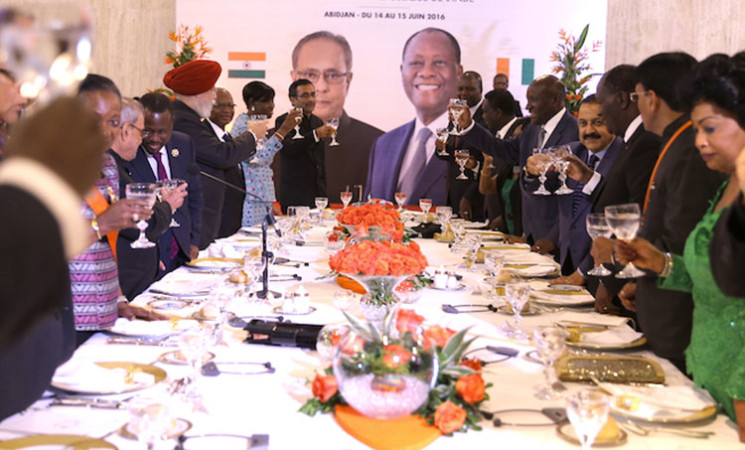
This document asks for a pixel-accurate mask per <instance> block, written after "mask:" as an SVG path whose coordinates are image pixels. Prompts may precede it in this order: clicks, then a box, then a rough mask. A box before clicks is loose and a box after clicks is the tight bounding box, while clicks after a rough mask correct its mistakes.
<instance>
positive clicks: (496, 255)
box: [484, 250, 504, 277]
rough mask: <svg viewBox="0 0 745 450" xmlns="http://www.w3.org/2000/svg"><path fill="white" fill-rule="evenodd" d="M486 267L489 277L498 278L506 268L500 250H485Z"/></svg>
mask: <svg viewBox="0 0 745 450" xmlns="http://www.w3.org/2000/svg"><path fill="white" fill-rule="evenodd" d="M484 265H485V266H486V270H487V271H488V272H489V275H490V276H492V277H496V276H498V275H499V273H500V272H501V271H502V268H504V255H503V254H502V253H501V252H500V251H498V250H484Z"/></svg>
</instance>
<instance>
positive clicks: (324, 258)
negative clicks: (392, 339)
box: [0, 222, 741, 449]
mask: <svg viewBox="0 0 745 450" xmlns="http://www.w3.org/2000/svg"><path fill="white" fill-rule="evenodd" d="M332 225H334V223H333V222H326V223H325V224H324V225H323V226H318V225H316V226H315V228H314V229H313V230H311V231H310V233H309V235H308V238H307V240H306V241H305V242H304V245H291V246H289V247H288V248H287V254H286V255H285V256H286V257H287V258H288V259H289V260H290V264H287V263H285V264H282V265H277V264H275V265H272V267H271V271H270V272H271V274H272V275H273V276H271V277H270V282H269V287H270V289H274V290H276V291H279V292H280V293H282V292H285V291H286V290H287V289H289V288H293V289H294V288H296V287H297V286H298V285H300V286H302V287H303V289H305V290H306V291H307V293H308V294H309V297H310V305H311V306H312V308H313V310H312V312H311V313H309V314H305V315H286V314H285V315H284V317H285V318H287V319H290V320H291V321H292V322H294V323H306V324H321V325H325V324H334V323H343V322H344V321H345V318H344V316H343V314H342V312H341V309H340V303H339V302H340V298H346V297H345V296H343V295H338V292H339V291H341V290H342V289H343V288H342V287H340V286H339V285H338V284H337V283H336V280H335V277H333V276H329V267H328V258H329V256H328V253H327V252H326V251H325V248H324V246H323V236H324V235H325V233H326V232H327V231H328V230H330V227H331V226H332ZM415 241H416V242H417V243H418V244H419V245H420V247H421V249H422V252H423V253H424V255H425V256H426V257H427V259H428V263H429V266H430V267H429V270H434V269H437V268H440V267H443V268H447V269H448V270H453V271H455V272H456V273H458V274H460V275H462V279H461V283H462V284H461V285H459V286H458V289H455V290H440V289H433V288H425V289H424V290H423V291H422V295H421V297H420V298H419V300H418V301H416V302H415V303H413V304H410V305H406V306H405V307H407V308H411V309H414V310H416V312H417V313H418V314H420V315H422V316H424V317H425V319H426V322H427V323H429V324H439V325H441V326H447V327H449V328H451V329H454V330H461V329H463V328H466V327H469V334H470V335H471V336H473V337H476V338H477V339H476V341H475V342H474V344H473V346H474V347H484V346H485V345H492V346H504V347H510V348H514V349H516V350H517V351H518V352H519V354H518V355H517V356H515V357H512V358H508V359H506V360H504V361H501V362H494V363H492V364H487V365H486V366H484V369H483V376H484V378H485V381H486V382H487V383H491V384H492V386H491V387H490V388H489V389H488V391H487V392H488V394H489V400H488V401H486V402H484V404H482V406H481V408H482V409H483V410H486V411H491V412H497V416H498V417H501V418H502V421H503V422H505V423H510V422H520V423H534V424H535V423H542V424H545V425H533V426H522V425H508V424H505V425H502V426H495V425H494V424H493V423H492V422H491V421H489V420H486V419H484V420H482V422H481V425H482V426H483V430H482V431H469V432H467V433H454V435H452V436H441V437H439V438H437V439H436V440H435V441H434V442H433V443H432V444H431V445H430V446H429V447H428V448H432V449H440V448H487V447H495V446H500V447H503V448H542V449H571V448H578V445H577V444H572V443H569V442H567V441H566V440H564V439H562V438H561V437H560V435H559V432H558V430H557V425H554V424H551V425H548V424H547V422H548V421H547V420H546V418H545V417H542V416H541V415H540V414H539V413H531V412H522V413H509V412H506V413H503V415H501V416H500V413H499V412H500V411H507V410H530V411H539V410H540V409H542V408H546V407H560V408H563V407H565V406H566V399H564V398H559V399H557V400H551V401H545V400H539V399H537V398H536V397H535V396H534V393H535V391H536V386H537V385H539V384H541V382H542V381H543V365H542V364H541V363H540V362H538V361H536V360H535V358H532V357H531V356H532V355H533V354H534V353H531V352H532V351H533V350H534V349H535V347H534V346H533V345H532V344H531V343H530V341H526V340H520V341H517V340H513V339H510V338H508V337H507V336H506V335H505V332H504V329H505V328H506V325H507V324H510V323H511V321H512V317H511V316H509V315H506V314H502V313H501V312H493V311H483V312H472V313H458V314H452V313H447V312H445V311H444V310H443V308H442V306H443V305H467V304H477V305H484V304H487V303H489V302H490V301H489V300H487V299H485V298H484V296H483V295H482V293H481V292H480V289H479V286H480V284H481V280H482V279H483V278H484V273H483V268H482V267H481V266H480V265H476V266H474V267H471V268H470V270H468V269H466V268H464V267H463V266H462V256H461V255H457V254H454V253H453V252H451V250H450V249H449V247H448V245H447V244H446V243H442V242H437V241H435V240H433V239H415ZM485 245H487V246H488V245H489V242H488V241H486V240H485ZM259 246H260V239H259V235H258V234H257V233H256V232H250V233H246V232H239V233H237V234H236V235H234V236H233V237H230V238H227V239H223V240H220V241H218V242H216V243H214V244H213V245H212V246H211V247H210V248H209V249H208V250H207V251H205V252H203V253H202V255H200V256H202V257H210V256H213V257H228V258H229V257H235V256H236V254H238V255H240V254H242V252H245V251H247V250H250V249H251V248H254V247H259ZM527 254H528V251H527V250H526V255H527ZM295 262H297V264H298V265H299V267H297V266H295V265H292V264H294V263H295ZM306 263H307V264H306ZM298 278H301V279H300V280H298ZM277 280H281V281H277ZM179 284H182V285H183V284H189V285H190V286H193V287H194V289H204V290H205V292H206V291H209V290H210V289H214V288H215V287H216V286H230V284H229V282H228V281H227V273H226V272H225V271H222V270H195V269H194V268H189V267H181V268H179V269H178V270H176V271H175V272H173V273H171V274H169V275H168V276H167V277H166V278H164V279H163V280H161V281H160V282H158V283H156V284H154V285H153V287H152V288H151V290H148V291H146V292H144V293H143V294H141V295H140V296H139V297H138V298H137V299H135V301H134V303H135V304H138V305H141V306H152V305H157V303H153V300H158V299H160V300H168V298H166V297H164V296H163V294H160V293H159V291H160V290H159V289H157V287H158V286H161V287H163V286H174V285H179ZM153 291H155V292H153ZM207 297H208V296H207ZM207 297H202V298H207ZM194 298H195V297H189V299H188V300H189V301H188V305H186V306H185V307H184V308H180V309H174V310H168V311H167V313H168V314H174V315H178V316H179V317H182V318H184V319H185V320H184V321H186V319H189V318H190V317H192V315H193V314H194V313H199V311H200V302H199V301H192V300H193V299H194ZM198 299H199V298H197V300H198ZM358 299H359V295H355V296H354V297H353V301H352V303H351V304H350V305H349V306H348V310H349V312H350V313H352V314H358V313H359V311H358V308H357V306H356V305H355V302H356V301H357V300H358ZM185 303H187V302H185ZM278 306H281V298H280V299H278V300H274V301H262V300H259V299H257V298H256V297H255V296H247V295H243V296H239V297H236V298H235V299H234V300H233V301H232V302H231V306H230V308H231V310H232V311H233V312H234V313H235V315H236V316H238V317H246V318H249V317H267V316H268V317H273V316H277V315H278V314H277V313H276V309H275V308H277V307H278ZM535 312H536V314H532V315H525V316H524V317H523V319H522V322H521V327H522V329H523V330H524V331H525V332H526V333H528V334H530V333H531V331H532V330H533V329H534V328H535V327H537V326H539V325H549V324H552V323H556V322H559V321H562V320H577V317H581V318H585V319H586V322H589V323H594V322H596V321H599V320H603V317H602V316H600V315H598V314H596V313H594V312H592V308H591V307H587V306H585V307H561V306H555V305H554V306H552V307H543V308H540V309H539V310H537V311H535ZM120 320H121V319H120ZM118 325H122V324H121V323H120V322H118ZM123 325H130V324H123ZM115 328H116V327H115ZM125 328H126V327H125ZM125 328H123V329H125ZM130 328H131V326H130ZM240 336H241V335H240V330H239V329H231V327H230V326H226V327H225V338H224V339H223V342H221V343H220V344H218V345H216V346H215V347H213V348H212V349H211V350H210V351H211V352H212V353H214V355H215V357H214V362H215V363H216V364H217V366H218V367H223V368H225V367H228V366H229V365H230V363H246V362H256V363H266V362H269V363H271V366H272V367H273V368H274V369H275V370H274V372H272V373H268V372H263V373H257V374H245V373H244V374H231V373H220V374H219V375H217V376H203V377H201V378H200V379H199V380H198V381H197V386H198V392H199V393H200V394H201V396H202V405H201V408H199V409H198V410H196V411H193V410H187V409H184V410H183V411H177V416H179V417H181V418H182V419H184V420H185V421H188V422H184V423H188V424H189V429H188V430H187V431H186V433H185V435H186V436H200V435H212V437H204V438H194V439H189V440H187V441H186V442H185V444H184V448H187V449H188V448H212V449H228V448H246V441H245V440H241V439H234V438H230V437H227V436H228V435H238V436H252V435H267V436H268V447H269V448H277V449H290V448H301V447H302V448H308V449H314V448H318V449H359V448H367V447H366V446H365V445H364V444H362V443H361V442H359V441H358V440H356V439H355V438H353V437H352V436H351V435H349V434H347V433H346V432H345V431H343V430H342V428H340V426H339V425H338V424H337V423H336V422H335V419H334V415H333V414H318V415H316V416H314V417H309V416H307V415H305V414H303V413H301V412H299V411H298V409H299V408H300V407H301V406H302V404H303V403H304V402H305V401H306V400H307V399H308V398H310V397H311V395H312V394H311V388H310V384H309V382H308V380H310V379H312V378H313V376H314V374H315V373H319V372H320V371H321V370H322V365H321V361H320V357H319V355H318V353H317V352H316V351H314V350H310V349H302V348H294V347H277V346H268V345H259V344H249V343H245V342H241V339H240ZM112 337H121V336H120V335H118V334H114V333H111V332H103V333H98V334H96V335H94V336H93V337H92V338H90V339H89V340H88V341H87V342H86V343H85V344H84V345H82V346H81V347H79V348H78V349H77V351H76V352H75V354H74V356H73V357H72V359H71V360H70V361H68V362H67V363H66V364H65V365H63V366H62V367H60V369H59V370H58V374H60V376H61V375H64V376H65V379H67V380H68V381H69V379H70V377H74V376H75V370H76V368H80V367H84V366H86V365H89V364H91V363H98V362H105V361H127V362H135V363H140V364H148V365H154V366H157V367H159V368H161V369H163V370H164V371H165V372H166V373H167V378H166V379H165V380H163V381H162V382H161V383H168V382H170V381H173V380H176V379H178V378H181V377H184V376H186V375H187V373H188V369H187V367H186V366H185V365H178V364H172V362H173V361H170V362H169V361H168V360H167V359H164V358H163V355H164V354H165V353H168V352H173V351H174V350H175V349H176V348H175V347H164V346H161V345H146V344H147V343H150V342H149V341H143V342H132V341H130V342H129V343H128V342H127V341H126V340H124V342H125V343H114V342H112V341H116V339H113V340H112V339H111V338H112ZM573 351H576V352H578V353H583V352H587V350H581V349H575V350H573ZM604 353H608V354H616V355H618V354H624V355H633V356H643V357H645V358H648V359H650V360H653V361H656V362H657V363H658V364H659V365H660V367H661V368H662V369H663V371H664V375H665V384H664V385H665V386H666V387H674V386H691V385H692V383H691V381H690V380H689V379H688V378H687V377H686V376H684V375H683V374H682V373H680V372H679V371H678V370H677V369H676V368H675V367H674V366H673V365H672V364H670V363H669V362H667V361H666V360H664V359H661V358H657V357H656V356H654V355H653V354H652V353H651V352H650V351H649V350H647V349H645V348H644V347H641V348H632V349H628V350H625V351H624V352H623V353H620V352H610V351H606V352H604ZM479 355H480V356H483V357H488V356H489V355H486V354H479ZM490 356H491V359H496V358H494V356H495V355H490ZM487 359H488V358H487ZM81 373H82V369H81ZM564 385H565V387H566V388H567V392H566V394H567V395H568V394H570V393H572V392H575V391H577V390H580V389H584V388H587V387H590V386H591V383H573V382H565V383H564ZM71 390H72V391H73V392H64V391H60V390H58V389H50V390H49V391H48V392H47V393H45V395H44V397H43V398H42V399H40V400H38V401H37V402H36V403H35V404H34V405H33V406H31V407H30V408H29V409H27V410H26V411H24V412H22V413H19V414H16V415H15V416H12V417H9V418H7V419H6V420H4V421H2V422H0V449H2V448H18V447H4V446H3V445H4V442H1V441H5V442H13V441H12V440H13V439H18V438H22V437H27V436H35V435H52V434H66V435H85V436H89V437H91V438H102V439H104V440H106V441H107V442H109V443H110V444H112V445H113V446H114V447H117V448H121V449H130V448H132V449H134V448H144V445H143V444H142V443H139V442H138V441H136V440H133V439H132V438H131V437H125V436H124V434H126V433H122V429H125V430H126V428H127V423H128V421H129V414H128V412H127V409H126V407H120V408H116V409H114V408H103V407H102V408H98V407H96V405H95V403H94V404H90V402H88V403H89V404H88V405H87V406H55V405H51V403H52V402H53V401H54V397H55V396H59V395H61V394H64V395H67V396H72V397H74V398H78V397H80V398H86V399H103V400H112V401H122V404H125V403H126V401H129V400H130V399H131V398H132V397H133V396H137V395H142V394H143V393H144V392H147V389H144V390H142V391H135V392H128V393H124V394H111V395H82V394H79V393H76V392H75V389H71ZM83 391H85V390H84V389H83ZM617 421H618V423H619V424H620V426H621V429H622V430H623V432H624V434H625V436H626V437H625V439H624V440H623V442H620V443H619V444H618V445H620V446H624V447H627V448H633V449H698V448H701V449H709V448H717V449H722V448H741V444H739V441H738V437H737V431H736V427H735V425H734V424H733V423H732V421H730V420H729V419H728V418H727V417H726V416H724V415H722V414H721V413H720V414H718V415H716V416H715V417H713V418H712V419H711V420H708V421H703V422H700V423H690V424H686V425H683V426H680V425H678V426H664V425H663V426H660V425H659V424H654V423H652V424H643V425H644V426H643V427H642V428H641V429H638V428H636V427H634V426H633V425H629V426H627V425H626V421H625V419H624V418H623V417H617ZM680 430H694V431H702V432H706V434H705V438H700V437H692V436H688V435H681V434H677V433H676V432H678V431H680ZM220 435H222V437H221V436H220ZM175 445H176V440H174V439H171V440H168V441H165V442H161V443H160V444H159V446H157V447H156V448H174V446H175ZM83 448H88V447H83ZM258 448H263V447H260V446H259V447H258Z"/></svg>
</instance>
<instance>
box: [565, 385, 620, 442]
mask: <svg viewBox="0 0 745 450" xmlns="http://www.w3.org/2000/svg"><path fill="white" fill-rule="evenodd" d="M609 410H610V402H609V400H608V396H607V395H605V394H604V393H602V392H601V391H599V390H598V389H584V390H581V391H579V392H577V393H575V394H573V395H571V396H570V397H568V398H567V416H568V417H569V422H571V424H572V426H573V427H574V431H575V433H577V439H578V440H579V443H580V445H581V446H582V449H583V450H587V449H589V448H591V447H592V443H593V442H595V438H596V437H597V435H598V433H600V430H602V429H603V426H604V425H605V422H606V421H607V420H608V412H609Z"/></svg>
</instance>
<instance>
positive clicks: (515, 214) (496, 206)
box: [484, 120, 523, 236]
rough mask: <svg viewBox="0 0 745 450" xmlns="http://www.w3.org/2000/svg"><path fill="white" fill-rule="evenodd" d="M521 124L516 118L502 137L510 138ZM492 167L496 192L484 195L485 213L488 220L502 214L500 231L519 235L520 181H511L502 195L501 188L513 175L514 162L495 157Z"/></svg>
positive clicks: (520, 223) (520, 218)
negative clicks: (508, 225)
mask: <svg viewBox="0 0 745 450" xmlns="http://www.w3.org/2000/svg"><path fill="white" fill-rule="evenodd" d="M519 126H521V122H520V121H518V120H516V121H515V122H513V123H512V125H511V126H510V128H509V129H507V132H506V133H505V135H504V137H503V139H512V137H513V135H514V133H515V130H516V129H517V127H519ZM493 165H494V169H492V173H491V175H492V176H494V175H496V176H497V192H496V193H495V194H488V195H485V196H484V204H485V207H486V213H487V216H488V217H489V221H490V222H491V221H492V220H494V219H496V218H497V217H499V216H502V223H503V227H502V228H501V229H500V231H503V232H505V233H509V234H514V235H517V236H520V235H521V234H522V233H523V227H522V198H521V197H522V193H521V192H520V183H515V182H513V183H512V187H511V188H510V189H509V191H508V192H507V193H506V196H503V192H502V190H503V189H504V187H505V183H506V182H507V181H508V180H511V179H512V178H513V177H515V178H517V176H516V175H514V170H513V168H514V167H515V164H514V163H512V162H511V161H509V160H506V159H498V158H495V159H494V160H493ZM508 200H509V204H510V211H509V212H508V211H507V201H508ZM508 221H511V222H512V225H513V228H512V229H508V228H507V222H508Z"/></svg>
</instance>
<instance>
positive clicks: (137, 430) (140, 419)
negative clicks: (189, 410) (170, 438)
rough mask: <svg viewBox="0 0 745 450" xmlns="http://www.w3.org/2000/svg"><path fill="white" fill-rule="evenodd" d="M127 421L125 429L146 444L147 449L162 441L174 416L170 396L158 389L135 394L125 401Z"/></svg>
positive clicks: (171, 425)
mask: <svg viewBox="0 0 745 450" xmlns="http://www.w3.org/2000/svg"><path fill="white" fill-rule="evenodd" d="M127 410H128V412H129V423H128V425H127V429H128V430H129V431H130V432H131V433H132V434H134V435H135V436H136V437H137V440H138V441H140V442H142V443H143V444H145V445H146V446H147V449H148V450H152V449H153V448H155V444H156V443H157V442H159V441H162V440H163V439H164V438H165V437H166V436H167V435H168V433H169V432H170V431H171V430H172V429H173V426H174V416H173V412H174V411H173V409H172V407H171V398H170V397H169V396H168V395H167V394H166V393H165V392H160V391H154V392H148V393H145V394H143V395H140V396H137V397H135V398H133V399H132V400H130V401H129V402H128V403H127Z"/></svg>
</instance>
